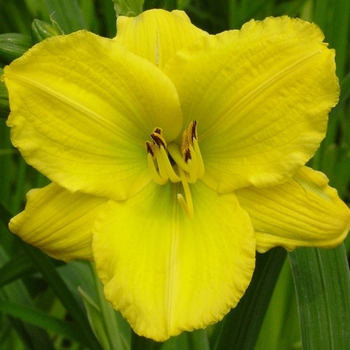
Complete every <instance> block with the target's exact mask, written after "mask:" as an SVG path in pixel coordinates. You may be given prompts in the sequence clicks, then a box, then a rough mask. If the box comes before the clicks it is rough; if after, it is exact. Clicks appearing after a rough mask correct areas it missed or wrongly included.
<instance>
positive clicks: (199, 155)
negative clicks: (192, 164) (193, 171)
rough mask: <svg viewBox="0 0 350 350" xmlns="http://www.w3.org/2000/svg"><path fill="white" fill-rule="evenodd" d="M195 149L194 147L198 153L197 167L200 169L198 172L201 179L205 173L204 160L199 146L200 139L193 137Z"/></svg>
mask: <svg viewBox="0 0 350 350" xmlns="http://www.w3.org/2000/svg"><path fill="white" fill-rule="evenodd" d="M193 149H194V153H195V154H196V158H197V164H198V165H197V167H198V168H197V169H198V172H197V176H198V178H199V179H200V178H201V177H203V175H204V171H205V169H204V162H203V158H202V153H201V151H200V149H199V146H198V141H197V139H193Z"/></svg>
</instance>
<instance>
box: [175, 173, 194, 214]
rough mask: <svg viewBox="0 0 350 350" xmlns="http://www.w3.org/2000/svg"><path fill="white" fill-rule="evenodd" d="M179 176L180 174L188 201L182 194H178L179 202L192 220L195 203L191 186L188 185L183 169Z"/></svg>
mask: <svg viewBox="0 0 350 350" xmlns="http://www.w3.org/2000/svg"><path fill="white" fill-rule="evenodd" d="M179 174H180V178H181V183H182V187H183V189H184V193H185V198H186V200H185V198H184V197H183V195H182V194H181V193H178V194H177V200H178V201H179V203H180V205H181V207H182V209H183V211H184V213H185V214H186V215H187V216H188V217H189V218H192V217H193V214H194V210H193V201H192V195H191V190H190V186H189V185H188V182H187V179H186V175H185V173H184V172H183V170H182V169H181V168H179Z"/></svg>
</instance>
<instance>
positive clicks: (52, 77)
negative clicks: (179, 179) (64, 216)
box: [4, 31, 182, 199]
mask: <svg viewBox="0 0 350 350" xmlns="http://www.w3.org/2000/svg"><path fill="white" fill-rule="evenodd" d="M4 77H5V83H6V86H7V87H8V90H9V94H10V107H11V114H10V117H9V119H8V125H9V126H10V127H12V130H11V138H12V141H13V144H14V145H15V146H16V147H18V148H19V150H20V151H21V153H22V155H23V156H24V158H25V159H26V161H27V162H28V163H29V164H31V165H33V166H34V167H35V168H37V169H38V170H39V171H40V172H42V173H43V174H45V175H46V176H47V177H49V178H50V179H51V180H53V181H54V182H56V183H58V184H60V185H61V186H63V187H65V188H67V189H69V190H71V191H83V192H86V193H90V194H95V195H99V196H105V197H109V198H114V199H125V198H127V197H128V196H131V195H133V194H135V193H137V192H138V191H139V190H140V189H142V188H143V187H144V186H145V185H146V184H147V183H149V181H151V180H150V176H149V171H148V167H147V152H146V148H145V143H144V142H145V140H147V139H148V138H149V134H150V133H151V132H152V130H153V128H154V127H155V126H157V127H160V128H162V129H163V133H164V136H165V137H166V138H167V140H169V141H171V140H172V139H174V138H175V137H177V135H178V133H179V132H180V129H181V127H182V114H181V110H180V105H179V101H178V97H177V93H176V90H175V87H174V86H173V84H172V82H171V81H170V79H169V78H167V77H166V76H165V75H164V74H163V73H162V72H161V71H160V70H159V69H157V68H156V67H155V66H154V65H153V64H151V63H150V62H148V61H147V60H145V59H143V58H141V57H138V56H136V55H134V54H132V53H130V52H128V51H127V50H125V49H124V48H123V47H122V46H121V45H120V44H119V43H118V42H116V41H115V40H112V39H105V38H102V37H99V36H97V35H94V34H92V33H89V32H86V31H80V32H76V33H73V34H70V35H68V36H59V37H54V38H51V39H48V40H46V41H44V42H42V43H40V44H38V45H36V46H34V47H33V48H32V49H31V50H29V51H28V53H26V54H25V55H24V56H23V57H21V58H19V59H18V60H16V61H14V62H13V63H12V64H11V66H9V67H6V68H5V74H4Z"/></svg>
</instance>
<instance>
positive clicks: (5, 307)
mask: <svg viewBox="0 0 350 350" xmlns="http://www.w3.org/2000/svg"><path fill="white" fill-rule="evenodd" d="M0 311H1V312H3V313H5V314H8V315H11V316H13V317H15V318H19V319H20V320H22V321H24V322H26V323H28V324H31V325H33V326H37V327H40V328H42V329H45V330H47V331H52V332H54V333H56V334H59V335H62V336H64V337H67V338H68V339H71V340H74V341H77V342H78V343H80V344H84V338H83V334H82V333H81V332H78V331H77V329H76V327H75V326H74V324H70V323H68V322H65V321H62V320H59V319H57V318H55V317H53V316H50V315H48V314H47V313H45V312H43V311H40V310H38V309H34V308H32V307H28V306H26V305H23V304H17V303H13V302H10V301H8V300H0Z"/></svg>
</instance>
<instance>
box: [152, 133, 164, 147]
mask: <svg viewBox="0 0 350 350" xmlns="http://www.w3.org/2000/svg"><path fill="white" fill-rule="evenodd" d="M151 137H152V140H153V141H154V142H155V144H156V145H157V146H158V147H161V146H163V147H164V148H166V142H165V140H164V138H163V137H162V135H161V134H159V133H156V132H152V134H151Z"/></svg>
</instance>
